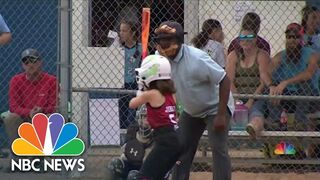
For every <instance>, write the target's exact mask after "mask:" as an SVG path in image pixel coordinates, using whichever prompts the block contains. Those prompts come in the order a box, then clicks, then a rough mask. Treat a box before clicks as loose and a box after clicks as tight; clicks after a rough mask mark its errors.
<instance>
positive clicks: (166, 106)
mask: <svg viewBox="0 0 320 180" xmlns="http://www.w3.org/2000/svg"><path fill="white" fill-rule="evenodd" d="M164 97H165V99H166V100H165V102H164V103H163V104H162V105H161V106H160V107H156V108H153V107H151V106H150V104H149V103H147V119H148V122H149V124H150V126H151V128H153V129H156V128H159V127H162V126H167V125H172V126H173V125H175V124H177V121H176V103H175V101H174V99H173V96H172V94H167V95H165V96H164Z"/></svg>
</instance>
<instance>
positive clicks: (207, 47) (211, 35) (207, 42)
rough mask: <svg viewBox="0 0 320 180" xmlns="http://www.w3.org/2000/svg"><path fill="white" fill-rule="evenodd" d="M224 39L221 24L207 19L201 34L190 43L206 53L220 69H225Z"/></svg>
mask: <svg viewBox="0 0 320 180" xmlns="http://www.w3.org/2000/svg"><path fill="white" fill-rule="evenodd" d="M223 39H224V35H223V31H222V27H221V24H220V22H219V21H218V20H215V19H207V20H206V21H204V23H203V24H202V28H201V32H200V33H199V34H198V35H197V36H195V37H194V38H193V39H192V40H191V43H192V44H193V45H194V46H195V47H196V48H199V49H202V50H204V51H205V52H207V53H208V54H209V55H210V57H211V58H212V59H213V60H214V61H216V63H218V64H219V65H220V66H221V67H223V68H224V67H225V55H224V47H223V45H222V42H223Z"/></svg>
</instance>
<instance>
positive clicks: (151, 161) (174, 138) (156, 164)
mask: <svg viewBox="0 0 320 180" xmlns="http://www.w3.org/2000/svg"><path fill="white" fill-rule="evenodd" d="M180 152H181V145H180V142H179V139H178V135H177V133H176V131H175V130H174V128H173V127H161V128H159V129H156V130H154V146H153V148H152V150H151V152H150V153H149V155H148V156H147V158H146V159H145V161H144V162H143V165H142V168H141V170H140V173H141V175H142V177H143V178H145V179H150V180H162V179H164V177H165V175H166V174H167V173H168V172H169V171H170V170H171V168H172V167H173V166H174V165H175V163H176V161H177V160H178V158H179V155H180Z"/></svg>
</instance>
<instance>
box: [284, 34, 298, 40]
mask: <svg viewBox="0 0 320 180" xmlns="http://www.w3.org/2000/svg"><path fill="white" fill-rule="evenodd" d="M300 37H301V36H299V35H286V39H291V38H293V39H299V38H300Z"/></svg>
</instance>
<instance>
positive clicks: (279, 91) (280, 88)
mask: <svg viewBox="0 0 320 180" xmlns="http://www.w3.org/2000/svg"><path fill="white" fill-rule="evenodd" d="M287 86H288V83H287V81H281V82H280V84H279V85H278V86H277V87H276V89H275V93H276V95H282V93H283V90H284V89H285V88H286V87H287Z"/></svg>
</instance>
